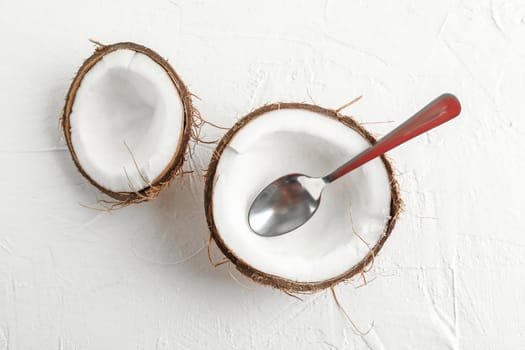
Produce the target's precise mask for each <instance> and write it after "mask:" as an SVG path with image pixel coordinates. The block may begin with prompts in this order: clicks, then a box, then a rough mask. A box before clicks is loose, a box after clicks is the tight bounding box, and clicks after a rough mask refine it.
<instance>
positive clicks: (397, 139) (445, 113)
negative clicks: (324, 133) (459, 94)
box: [323, 94, 461, 183]
mask: <svg viewBox="0 0 525 350" xmlns="http://www.w3.org/2000/svg"><path fill="white" fill-rule="evenodd" d="M460 111H461V105H460V103H459V101H458V99H457V98H456V97H455V96H454V95H451V94H443V95H441V96H439V97H438V98H436V99H435V100H434V101H432V102H430V103H429V104H428V105H426V106H425V107H424V108H423V109H422V110H420V111H419V112H417V113H416V114H415V115H414V116H412V117H411V118H410V119H408V120H407V121H406V122H404V123H403V124H401V125H400V126H398V127H397V128H396V129H394V130H393V131H391V132H390V133H389V134H388V135H386V136H385V137H383V138H382V139H381V140H379V141H378V142H376V143H375V144H374V145H373V146H372V147H370V148H368V149H366V150H364V151H363V152H361V153H359V154H358V155H357V156H355V157H354V158H352V159H351V160H350V161H349V162H347V163H345V164H343V165H342V166H341V167H339V168H337V169H336V170H335V171H333V172H332V173H331V174H328V175H326V176H325V177H324V178H323V179H324V180H325V181H326V182H327V183H330V182H332V181H335V180H337V179H338V178H340V177H341V176H343V175H346V174H347V173H349V172H350V171H352V170H354V169H355V168H357V167H359V166H361V165H363V164H365V163H366V162H368V161H370V160H372V159H374V158H376V157H378V156H380V155H382V154H383V153H386V152H388V151H390V150H391V149H392V148H395V147H397V146H399V145H400V144H402V143H404V142H406V141H408V140H410V139H412V138H414V137H416V136H418V135H421V134H422V133H424V132H426V131H428V130H430V129H433V128H435V127H436V126H439V125H441V124H443V123H445V122H447V121H449V120H451V119H452V118H454V117H456V116H457V115H458V114H459V112H460Z"/></svg>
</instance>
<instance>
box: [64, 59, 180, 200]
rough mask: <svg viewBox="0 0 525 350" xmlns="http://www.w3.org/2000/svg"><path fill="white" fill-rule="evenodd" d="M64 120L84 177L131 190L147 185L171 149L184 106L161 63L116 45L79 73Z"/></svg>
mask: <svg viewBox="0 0 525 350" xmlns="http://www.w3.org/2000/svg"><path fill="white" fill-rule="evenodd" d="M70 125H71V142H72V145H73V148H74V150H75V153H76V156H77V158H78V162H79V163H80V165H81V167H82V168H83V169H84V171H85V172H86V173H87V174H88V175H89V177H91V178H92V179H93V180H94V181H95V182H97V183H98V184H99V185H100V186H102V187H104V188H105V189H107V190H110V191H113V192H135V191H140V190H141V189H144V188H146V187H148V186H149V185H151V182H152V181H154V180H155V179H156V178H157V177H158V176H160V175H161V174H162V173H163V171H164V170H165V169H166V167H167V166H168V165H169V163H170V161H171V160H172V158H173V156H174V154H175V153H176V152H177V149H178V145H179V142H180V140H181V138H182V131H183V127H184V109H183V104H182V100H181V97H180V95H179V93H178V91H177V88H176V86H175V85H174V83H173V81H172V80H171V79H170V76H169V75H168V73H167V72H166V71H165V70H164V69H163V68H162V66H160V65H159V64H158V63H156V62H155V61H154V60H152V59H151V58H150V57H148V56H147V55H145V54H142V53H139V52H136V51H133V50H129V49H119V50H116V51H113V52H111V53H108V54H107V55H105V56H103V58H102V59H101V60H99V61H98V62H97V63H96V64H95V65H94V66H93V67H92V68H91V69H90V70H89V71H88V72H87V73H86V74H85V76H84V77H83V79H82V82H81V84H80V86H79V88H78V90H77V92H76V96H75V100H74V103H73V106H72V112H71V115H70ZM135 163H136V164H135Z"/></svg>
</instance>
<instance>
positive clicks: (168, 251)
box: [0, 0, 525, 350]
mask: <svg viewBox="0 0 525 350" xmlns="http://www.w3.org/2000/svg"><path fill="white" fill-rule="evenodd" d="M87 38H94V39H97V40H100V41H102V42H105V43H111V42H116V41H124V40H130V41H135V42H138V43H142V44H145V45H147V46H149V47H151V48H153V49H154V50H157V51H158V52H159V53H160V54H162V55H163V56H165V57H167V58H168V59H169V61H170V62H171V63H172V64H173V65H174V67H175V69H176V70H177V71H178V72H179V73H180V75H181V76H182V78H183V79H184V80H185V82H186V83H187V84H188V86H189V88H190V89H191V91H192V92H194V93H195V94H197V95H198V96H199V97H200V100H196V106H197V107H198V108H199V109H200V111H201V112H202V114H203V116H205V117H206V118H207V119H209V120H210V121H212V122H214V123H217V124H221V125H224V126H230V125H232V124H233V123H234V121H235V120H236V119H238V118H239V117H241V116H243V115H244V114H246V113H247V112H249V111H251V110H252V109H254V108H256V107H258V106H260V105H262V104H265V103H269V102H274V101H278V100H283V101H314V102H315V103H317V104H320V105H323V106H327V107H331V108H336V107H338V106H340V105H342V104H344V103H345V102H347V101H349V100H350V99H352V98H354V97H355V96H358V95H361V94H363V95H364V96H365V98H364V99H363V101H361V102H359V103H358V104H356V105H355V106H353V107H351V109H350V110H349V113H351V114H353V115H355V116H356V118H357V119H358V120H360V121H363V122H378V121H382V122H387V123H381V124H376V123H374V124H368V127H369V129H370V130H371V131H373V132H374V133H376V134H378V135H381V134H383V133H385V132H386V131H388V130H390V129H391V128H392V127H393V126H394V125H397V124H398V123H399V122H401V121H402V120H403V119H404V118H406V117H407V116H409V115H410V114H411V113H412V112H414V111H415V110H417V108H419V107H421V106H422V105H424V104H425V103H426V102H428V101H429V100H431V99H432V98H434V97H435V96H437V95H438V94H440V93H441V92H445V91H448V92H452V93H455V94H457V95H458V97H459V98H460V99H461V101H462V102H463V114H462V116H461V117H460V118H459V119H458V120H456V121H454V122H452V123H450V124H448V125H446V126H443V127H441V128H440V129H438V130H435V131H433V132H431V133H430V134H428V135H427V136H424V137H421V138H419V139H418V140H414V141H412V142H411V143H410V144H407V145H404V146H403V147H402V148H400V149H398V150H395V151H393V152H391V156H392V158H393V159H394V161H395V163H396V166H397V169H398V178H399V181H400V183H401V187H402V194H403V197H404V199H405V202H406V211H405V213H404V215H403V216H402V218H401V219H400V221H399V223H398V225H397V227H396V229H395V231H394V233H393V235H392V237H391V238H390V240H389V241H388V242H387V244H386V245H385V247H384V250H383V251H382V253H381V255H380V256H379V258H378V259H377V262H376V264H375V266H374V269H373V270H372V271H371V272H370V273H369V274H368V275H367V276H368V279H369V280H371V282H370V283H369V284H368V285H367V286H366V287H363V288H355V286H357V285H359V284H360V283H361V281H359V280H356V281H354V282H353V283H348V284H346V285H343V286H340V287H339V288H338V289H337V290H338V294H339V298H340V301H341V304H342V305H343V306H344V307H345V308H346V309H347V311H348V312H349V314H350V315H351V316H352V318H353V319H354V321H355V322H356V323H357V324H358V325H359V326H360V327H361V328H362V329H367V328H368V327H369V325H370V324H372V322H373V324H374V326H373V328H372V330H371V332H370V333H368V334H367V335H365V336H360V335H358V334H356V333H354V332H353V329H352V327H351V326H350V325H349V323H348V322H347V321H346V320H345V319H344V317H343V316H342V315H341V313H340V312H339V311H338V309H337V307H336V305H335V303H334V301H333V300H332V298H331V295H330V293H329V292H323V293H319V294H316V295H310V296H305V297H304V301H299V300H296V299H294V298H291V297H289V296H287V295H285V294H283V293H280V292H278V291H274V290H271V289H269V288H264V287H260V286H257V285H255V284H253V283H251V282H249V281H247V280H245V279H243V278H242V276H240V275H239V274H238V273H237V272H235V271H234V270H233V269H232V268H231V267H229V266H228V265H225V266H224V265H223V266H222V267H219V268H213V267H212V266H210V264H209V263H208V260H207V257H206V252H205V249H203V247H204V246H205V242H206V239H207V230H206V224H205V221H204V217H203V209H202V182H201V180H200V177H199V176H198V174H195V175H192V176H187V177H185V178H184V180H179V181H176V182H175V183H174V184H173V185H172V186H171V187H170V188H169V189H168V190H166V191H165V192H164V193H162V195H161V196H160V198H159V199H158V200H156V201H154V202H151V203H148V204H143V205H138V206H132V207H128V208H125V209H122V210H118V211H114V212H111V213H106V212H99V211H95V210H90V209H86V208H84V207H82V206H81V205H80V203H81V204H84V205H96V201H97V199H101V198H104V197H102V196H101V195H99V194H98V193H97V191H96V190H94V189H93V188H92V187H91V186H90V185H89V184H87V182H86V180H84V179H83V178H82V177H81V176H80V175H79V174H78V173H77V171H76V170H75V168H74V165H73V162H72V161H71V160H70V156H69V153H68V152H67V150H66V148H65V146H64V142H63V140H62V139H61V137H60V132H59V127H58V116H59V114H60V110H61V108H62V105H63V99H64V96H65V94H66V91H67V88H68V85H69V83H70V81H71V78H72V76H73V75H74V73H75V71H76V69H77V67H78V66H79V65H80V63H81V61H82V60H83V59H84V58H86V57H87V56H89V55H90V54H91V52H92V49H93V47H92V45H91V44H90V43H88V42H87ZM0 42H1V43H2V48H1V49H0V50H1V51H0V120H1V121H2V123H1V125H0V169H1V171H0V184H1V185H2V199H3V201H2V204H1V205H0V208H1V210H0V350H7V349H9V350H32V349H39V350H40V349H57V350H73V349H77V350H80V349H93V350H102V349H108V350H109V349H148V350H149V349H152V350H153V349H155V350H165V349H374V350H379V349H522V348H524V346H525V345H524V344H525V313H524V311H525V298H524V297H523V296H524V295H525V273H524V272H525V218H524V216H523V214H522V213H521V210H520V209H522V208H523V207H524V206H523V204H522V198H523V197H524V195H525V186H524V181H523V178H524V170H525V165H524V162H525V160H524V157H525V156H524V154H525V141H524V138H525V118H524V116H523V97H524V89H525V3H524V2H523V1H522V0H514V1H511V0H509V1H502V0H493V1H485V0H470V1H451V0H445V1H432V2H431V1H409V0H400V1H395V2H394V1H388V2H387V1H308V2H306V1H299V0H295V1H286V2H285V1H277V0H268V1H259V2H254V1H244V0H237V1H211V0H201V1H181V0H154V1H137V0H125V1H124V0H118V1H98V0H94V1H66V0H48V1H27V0H19V1H14V0H0ZM389 121H392V122H389ZM204 133H205V136H206V138H207V139H210V140H211V139H214V138H216V137H219V136H220V135H222V134H223V133H224V131H222V130H215V129H213V128H210V127H207V128H206V130H205V131H204ZM210 155H211V148H210V147H204V146H197V147H196V148H195V158H194V160H193V161H192V162H190V163H189V164H188V167H190V166H191V167H195V168H197V169H201V168H205V167H206V166H207V162H208V160H209V157H210ZM213 256H214V258H215V259H216V260H218V259H220V258H221V255H220V253H219V252H218V251H217V250H216V249H214V250H213ZM230 274H231V275H230ZM231 276H233V277H235V278H236V279H238V280H239V281H240V282H241V283H242V284H243V285H244V286H245V287H241V286H240V285H239V284H238V283H237V282H235V281H234V279H232V277H231ZM374 278H375V279H374Z"/></svg>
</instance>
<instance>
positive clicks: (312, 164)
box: [212, 109, 391, 283]
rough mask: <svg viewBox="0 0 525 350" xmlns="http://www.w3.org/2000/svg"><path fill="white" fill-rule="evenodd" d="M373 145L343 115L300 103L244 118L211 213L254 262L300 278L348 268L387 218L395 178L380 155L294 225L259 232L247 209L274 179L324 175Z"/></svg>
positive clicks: (227, 238)
mask: <svg viewBox="0 0 525 350" xmlns="http://www.w3.org/2000/svg"><path fill="white" fill-rule="evenodd" d="M369 146H370V144H369V142H368V141H367V140H366V139H365V138H363V136H361V135H359V134H358V133H357V132H356V131H354V130H353V129H351V128H349V127H347V126H345V125H344V124H342V123H340V122H339V121H337V120H335V119H332V118H329V117H327V116H325V115H322V114H319V113H316V112H311V111H308V110H303V109H282V110H275V111H271V112H267V113H265V114H263V115H261V116H259V117H257V118H256V119H253V120H252V121H250V122H249V123H247V124H246V125H245V126H244V127H242V128H241V129H240V130H239V131H238V132H237V133H236V134H235V136H234V137H233V139H232V140H231V142H230V144H229V146H228V147H227V148H226V149H224V151H223V153H222V156H221V158H220V159H219V161H218V165H217V169H216V173H215V177H214V181H215V185H214V192H213V198H212V199H213V207H212V208H213V218H214V222H215V226H216V229H217V232H218V234H219V235H220V237H221V238H222V240H223V242H224V244H225V245H226V246H227V247H228V248H229V249H230V250H231V251H232V252H233V254H235V255H236V256H237V257H238V258H240V259H242V260H244V262H245V263H246V264H248V265H250V266H251V267H253V268H255V269H257V270H259V271H261V272H263V273H266V274H270V275H274V276H278V277H281V278H285V279H288V280H292V281H296V282H307V283H308V282H309V283H313V282H322V281H326V280H329V279H332V278H335V277H338V276H339V275H341V274H343V273H345V272H347V271H348V270H350V269H351V268H352V267H354V266H355V265H357V264H358V263H359V262H360V261H361V260H362V259H363V258H364V257H365V256H366V255H367V254H368V253H369V252H370V248H369V247H373V246H374V245H375V244H376V242H377V241H379V240H380V238H381V237H382V236H383V235H384V234H385V225H386V223H387V221H388V220H389V218H390V217H389V213H390V199H391V192H390V191H391V187H390V179H389V176H388V173H387V170H386V168H385V165H384V163H383V162H382V160H381V159H379V158H378V159H375V160H372V161H370V162H369V163H367V164H365V165H363V166H361V167H360V168H358V169H356V170H354V171H353V172H352V173H350V174H348V175H347V176H345V177H344V178H341V179H340V180H338V181H336V182H334V183H332V184H331V185H330V186H328V187H327V188H326V189H325V190H324V192H323V195H322V200H321V205H320V207H319V209H318V211H317V212H316V213H315V215H314V216H313V217H312V219H310V220H309V221H308V222H307V223H306V224H305V225H303V226H302V227H300V228H298V229H297V230H295V231H292V232H291V233H288V234H285V235H282V236H278V237H270V238H268V237H261V236H258V235H256V234H255V233H253V232H252V231H251V229H250V227H249V225H248V220H247V213H248V209H249V207H250V205H251V203H252V201H253V199H254V198H255V197H256V195H257V194H258V193H259V192H260V191H261V190H262V189H263V188H264V187H265V186H266V185H267V184H269V183H270V182H271V181H273V180H274V179H276V178H278V177H280V176H282V175H285V174H289V173H303V174H307V175H311V176H323V175H326V174H327V173H329V172H330V171H332V170H334V169H335V168H336V167H338V166H340V165H341V164H343V163H344V162H346V161H347V160H349V159H350V158H351V157H352V156H354V155H356V154H357V153H359V152H360V151H362V150H363V149H365V148H367V147H369ZM354 229H355V231H356V232H357V234H358V235H359V236H360V237H361V238H362V239H363V240H364V241H366V242H367V243H368V244H369V245H367V244H365V243H363V241H362V240H361V238H359V237H358V236H357V235H356V234H355V233H354V231H353V230H354Z"/></svg>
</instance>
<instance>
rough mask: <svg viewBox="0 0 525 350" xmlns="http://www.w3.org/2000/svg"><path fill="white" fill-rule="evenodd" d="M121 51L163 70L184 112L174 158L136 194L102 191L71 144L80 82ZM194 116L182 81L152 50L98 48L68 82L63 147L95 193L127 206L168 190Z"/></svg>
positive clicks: (183, 154)
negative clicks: (96, 66)
mask: <svg viewBox="0 0 525 350" xmlns="http://www.w3.org/2000/svg"><path fill="white" fill-rule="evenodd" d="M123 49H128V50H132V51H135V52H138V53H141V54H144V55H146V56H148V57H149V58H150V59H152V60H153V61H154V62H155V63H157V64H158V65H159V66H160V67H161V68H162V69H164V71H165V72H166V73H167V74H168V76H169V77H170V80H171V81H172V82H173V84H174V86H175V88H176V90H177V93H178V94H179V96H180V99H181V102H182V106H183V110H184V121H183V122H184V123H183V127H182V129H181V132H180V134H179V143H178V145H177V149H176V150H175V152H174V154H173V157H172V158H171V160H170V162H169V163H168V164H167V165H166V167H165V168H164V169H163V170H162V172H161V173H160V174H159V175H158V176H157V177H156V178H155V179H154V180H153V181H151V185H150V186H147V187H145V188H143V189H141V190H140V191H137V192H133V191H129V192H115V191H111V190H110V189H107V188H105V187H104V186H102V185H100V184H99V183H98V182H96V181H95V180H94V179H93V178H92V177H91V176H89V174H87V172H86V171H85V170H84V168H83V167H82V165H81V163H80V161H79V159H78V157H77V155H76V152H75V149H74V147H73V143H72V140H71V122H70V115H71V112H72V108H73V105H74V102H75V98H76V93H77V91H78V89H79V88H80V86H81V83H82V80H83V79H84V77H85V75H86V74H87V73H88V72H89V71H90V70H91V68H93V67H94V66H95V65H96V64H97V63H98V62H99V61H100V60H101V59H102V58H103V57H104V56H105V55H107V54H109V53H111V52H113V51H117V50H123ZM195 113H198V112H197V111H196V109H195V108H194V107H193V103H192V99H191V93H190V92H189V90H188V89H187V87H186V85H185V84H184V82H183V81H182V79H181V78H180V77H179V75H178V74H177V73H176V72H175V70H174V69H173V67H172V66H171V65H170V64H169V63H168V61H167V60H166V59H164V58H163V57H162V56H160V55H159V54H158V53H157V52H155V51H153V50H152V49H150V48H148V47H146V46H143V45H140V44H136V43H133V42H118V43H114V44H109V45H100V44H99V45H98V46H97V48H96V49H95V52H93V54H92V55H91V56H89V57H88V58H87V59H86V60H85V61H84V62H83V63H82V65H81V66H80V68H79V69H78V71H77V72H76V74H75V77H74V78H73V81H72V82H71V85H70V87H69V90H68V92H67V95H66V101H65V105H64V108H63V112H62V115H61V119H60V120H61V126H62V131H63V133H64V136H65V139H66V144H67V147H68V149H69V152H70V154H71V158H72V159H73V162H74V163H75V166H76V168H77V169H78V171H79V172H80V174H81V175H82V176H84V177H85V178H86V179H87V180H88V181H89V182H90V183H91V184H92V185H93V186H95V187H96V188H97V189H98V190H100V191H101V192H103V193H105V194H106V195H108V196H110V197H112V198H113V199H115V200H116V201H117V204H119V205H120V204H122V205H127V204H131V203H138V202H143V201H146V200H150V199H153V198H155V197H156V196H157V195H158V193H159V192H160V191H161V190H162V189H163V188H164V187H165V186H167V184H168V183H169V182H170V180H171V179H173V178H174V177H175V176H176V175H177V174H178V173H179V171H180V169H181V168H182V165H183V163H184V160H185V157H186V152H187V150H188V145H189V140H190V136H191V128H192V126H193V117H194V115H195Z"/></svg>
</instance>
